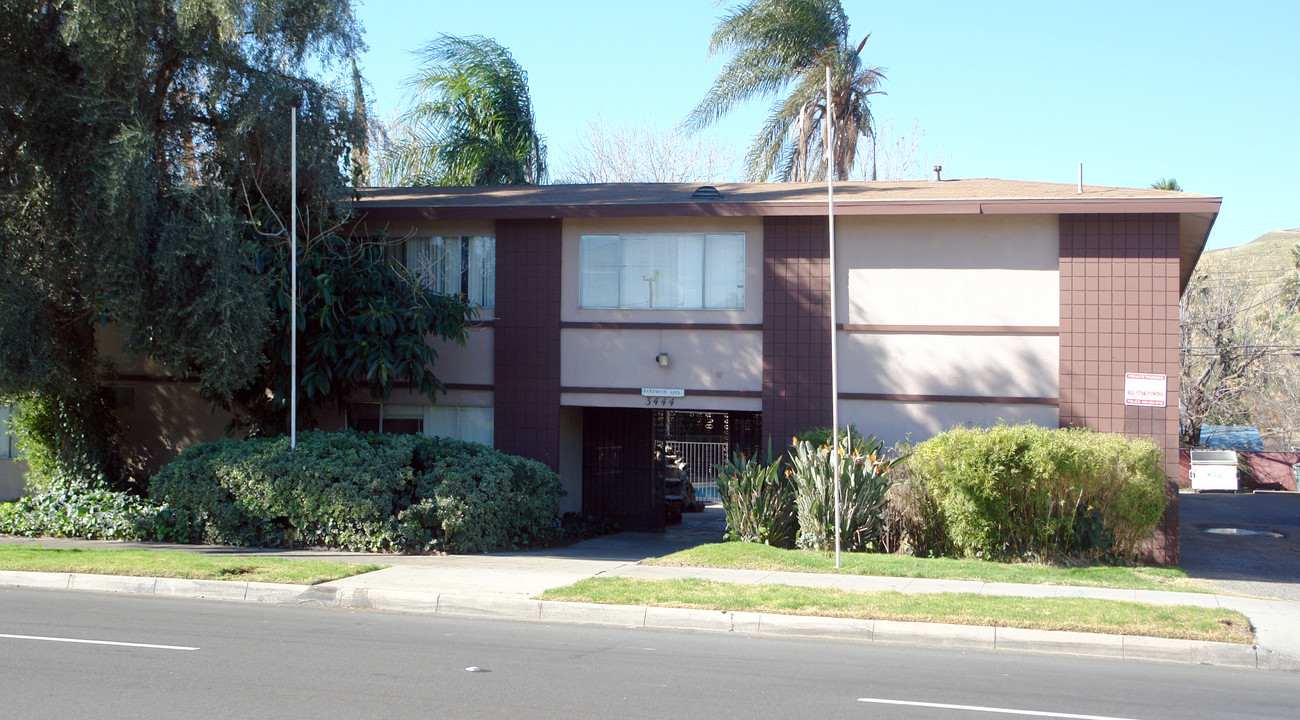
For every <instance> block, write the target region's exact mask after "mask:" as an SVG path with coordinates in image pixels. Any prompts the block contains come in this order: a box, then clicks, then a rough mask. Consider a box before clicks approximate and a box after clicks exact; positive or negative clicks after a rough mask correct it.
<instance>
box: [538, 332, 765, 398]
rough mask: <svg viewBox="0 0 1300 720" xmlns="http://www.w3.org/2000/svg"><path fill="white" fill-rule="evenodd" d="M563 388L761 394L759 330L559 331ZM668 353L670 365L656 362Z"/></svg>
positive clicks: (760, 342) (761, 334)
mask: <svg viewBox="0 0 1300 720" xmlns="http://www.w3.org/2000/svg"><path fill="white" fill-rule="evenodd" d="M560 346H561V348H562V350H561V352H562V355H561V358H560V384H561V386H563V387H619V388H643V387H656V388H685V389H687V390H741V391H743V390H749V391H754V392H759V391H761V390H762V389H763V333H762V331H761V330H704V331H692V330H632V329H619V330H596V329H578V328H567V329H564V330H561V331H560ZM659 353H667V354H668V358H669V365H668V367H666V368H663V367H659V365H658V364H657V363H656V361H655V358H656V356H658V354H659Z"/></svg>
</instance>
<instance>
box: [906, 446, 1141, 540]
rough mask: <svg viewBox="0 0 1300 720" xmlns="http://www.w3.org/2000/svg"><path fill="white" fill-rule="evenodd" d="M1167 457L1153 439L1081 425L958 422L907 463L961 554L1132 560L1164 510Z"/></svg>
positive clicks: (915, 453)
mask: <svg viewBox="0 0 1300 720" xmlns="http://www.w3.org/2000/svg"><path fill="white" fill-rule="evenodd" d="M1161 462H1162V460H1161V454H1160V451H1159V450H1158V449H1157V448H1156V446H1155V445H1154V444H1153V443H1151V442H1150V441H1148V440H1128V439H1126V438H1124V437H1122V436H1119V435H1110V434H1101V433H1093V432H1091V431H1088V430H1084V429H1078V428H1065V429H1047V428H1042V427H1036V426H1033V425H1016V426H1006V425H1000V426H997V427H993V428H987V429H974V428H956V429H953V430H949V431H947V432H944V433H941V434H939V435H936V436H934V437H932V438H930V439H929V440H926V441H925V442H923V443H921V444H919V445H918V446H917V447H916V450H915V451H914V453H913V455H912V458H911V461H910V466H911V469H912V471H913V472H914V473H915V474H916V476H917V478H918V479H920V480H921V481H922V482H923V483H924V485H925V488H926V490H927V491H928V492H929V493H930V494H931V495H932V496H933V498H934V500H935V502H936V504H937V507H938V508H939V509H940V510H941V512H942V516H943V521H944V522H945V524H946V528H947V535H948V538H949V540H950V541H951V543H952V545H953V547H954V549H955V550H956V551H957V552H959V553H962V554H966V555H972V556H977V557H988V558H1023V557H1045V556H1051V555H1073V556H1080V557H1093V558H1104V559H1127V558H1131V557H1132V556H1133V554H1134V553H1135V552H1136V550H1137V545H1138V543H1139V542H1141V541H1142V540H1143V539H1145V538H1146V537H1147V536H1149V535H1150V534H1151V531H1152V529H1153V528H1154V527H1155V524H1156V522H1158V521H1159V519H1160V516H1161V514H1162V513H1163V512H1164V506H1165V496H1164V485H1165V478H1164V473H1163V471H1162V469H1161Z"/></svg>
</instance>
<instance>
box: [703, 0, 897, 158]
mask: <svg viewBox="0 0 1300 720" xmlns="http://www.w3.org/2000/svg"><path fill="white" fill-rule="evenodd" d="M870 37H871V36H870V35H868V36H867V37H865V38H863V39H862V42H860V43H858V44H857V45H856V46H854V45H853V44H852V43H850V42H849V20H848V16H846V15H845V14H844V8H843V7H841V5H840V1H839V0H750V1H749V2H747V3H745V4H743V5H741V6H740V7H738V8H735V9H733V10H731V11H730V12H729V13H728V14H727V15H726V16H724V17H723V18H721V19H720V20H719V21H718V26H717V27H716V28H714V30H713V37H712V40H711V41H710V43H709V55H710V56H712V55H715V54H717V53H719V52H721V51H724V50H731V51H734V56H733V57H732V59H731V60H730V61H729V62H728V63H727V64H726V66H724V67H723V68H722V72H721V73H719V75H718V77H717V79H716V80H714V81H713V86H712V87H711V88H709V92H708V94H707V95H706V96H705V97H704V100H703V101H701V102H700V104H699V105H698V106H696V108H695V109H694V110H693V111H692V112H691V114H690V116H689V117H688V118H687V119H686V122H685V126H686V127H687V128H690V129H693V130H698V129H701V128H703V127H705V126H707V125H709V124H710V123H713V122H714V121H716V120H718V119H719V118H721V117H722V116H723V115H726V114H727V113H728V112H730V111H731V110H732V109H734V108H735V107H736V106H737V105H740V104H742V103H744V102H746V101H748V100H751V99H753V98H755V97H760V96H764V95H768V94H773V93H780V92H782V91H784V90H785V88H786V87H787V86H790V85H793V86H794V87H793V89H792V90H791V91H790V93H789V94H788V95H786V96H785V97H784V98H781V99H778V100H777V101H776V102H775V103H773V105H772V107H771V110H770V112H769V113H768V118H767V121H766V122H765V123H764V124H763V128H762V130H760V131H759V133H758V134H757V135H756V136H755V137H754V141H753V143H752V144H751V145H750V147H749V151H748V153H747V154H746V156H745V164H746V173H747V174H748V175H749V177H750V179H753V180H767V179H771V178H778V179H780V180H785V181H796V182H797V181H806V180H820V179H824V178H825V176H826V172H825V163H824V158H825V142H826V138H824V137H823V130H822V119H823V117H824V116H825V114H826V70H825V68H827V67H829V68H830V73H831V92H830V95H831V107H832V110H833V114H832V117H833V118H834V122H835V143H834V148H833V153H832V158H833V161H834V166H835V177H836V179H838V180H845V179H847V178H848V176H849V171H850V170H852V168H853V162H854V159H855V157H856V155H857V147H858V138H859V137H861V136H863V135H871V133H872V131H873V130H872V125H873V122H872V117H871V105H870V102H869V98H870V96H872V95H876V94H879V93H880V90H879V87H880V82H881V81H882V80H884V79H885V76H884V74H883V73H882V72H881V69H880V68H876V67H868V66H867V65H865V64H864V63H863V62H862V48H863V46H864V45H866V43H867V39H868V38H870Z"/></svg>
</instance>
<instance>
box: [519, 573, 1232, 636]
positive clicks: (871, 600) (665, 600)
mask: <svg viewBox="0 0 1300 720" xmlns="http://www.w3.org/2000/svg"><path fill="white" fill-rule="evenodd" d="M538 597H539V599H542V600H563V601H569V602H589V603H601V604H610V605H654V606H658V607H682V608H699V609H705V610H737V611H739V610H743V611H749V612H764V613H777V614H783V615H812V616H818V617H840V618H858V619H872V620H903V621H911V622H942V623H956V624H960V625H985V626H998V627H1017V628H1031V629H1037V630H1075V631H1080V632H1091V633H1105V634H1110V635H1143V636H1148V637H1162V638H1183V639H1189V640H1212V641H1217V642H1232V643H1250V642H1253V635H1252V633H1251V630H1250V621H1249V620H1247V619H1246V617H1245V616H1244V615H1242V614H1241V613H1238V612H1235V611H1232V610H1222V609H1217V608H1198V607H1188V606H1171V605H1146V604H1143V603H1130V602H1117V601H1112V600H1089V599H1082V598H1019V597H998V596H990V595H974V594H970V593H936V594H915V595H913V594H906V593H898V592H871V593H866V592H853V591H848V590H833V589H828V588H807V587H794V586H791V585H764V584H759V585H741V584H735V583H721V582H713V581H709V580H698V579H681V580H644V579H639V578H621V577H609V578H591V579H589V580H583V581H581V582H577V583H574V584H573V585H569V586H567V587H563V588H556V589H553V590H547V591H546V592H544V593H542V594H541V595H540V596H538Z"/></svg>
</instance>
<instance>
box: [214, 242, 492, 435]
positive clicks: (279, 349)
mask: <svg viewBox="0 0 1300 720" xmlns="http://www.w3.org/2000/svg"><path fill="white" fill-rule="evenodd" d="M390 244H391V243H390V242H388V241H386V240H385V239H384V238H383V237H376V238H367V239H364V240H357V239H354V238H343V237H341V236H339V235H337V234H333V233H330V234H325V235H321V236H319V237H316V238H313V239H311V240H309V241H307V242H306V243H304V247H303V248H301V249H300V251H299V254H300V257H299V261H298V314H297V318H298V397H299V414H300V418H301V422H300V426H304V427H306V426H310V425H312V424H313V422H312V421H313V417H314V415H315V412H316V411H317V410H318V409H321V408H323V407H327V406H331V405H333V406H338V407H341V406H342V405H343V403H344V401H345V400H346V399H347V398H348V397H349V396H352V395H354V394H356V393H360V392H369V393H370V394H371V395H372V396H373V397H375V398H378V399H386V398H388V396H389V395H391V394H392V391H393V389H394V388H395V387H396V386H397V384H398V383H407V384H409V385H410V386H411V387H412V388H413V389H414V390H416V391H417V392H419V393H421V394H423V395H425V396H426V397H429V398H430V399H432V398H434V397H435V395H436V393H438V392H440V391H443V390H444V389H445V388H444V387H443V384H442V382H441V381H440V380H438V378H437V376H436V375H435V374H434V362H435V361H436V360H437V358H438V351H437V350H436V349H435V347H434V346H433V345H430V344H429V343H428V342H427V340H426V338H428V337H430V336H437V337H441V338H444V339H448V340H453V341H456V342H460V343H463V342H464V340H465V320H466V317H467V316H468V315H469V314H470V312H471V310H470V308H469V306H468V304H467V303H466V302H465V301H464V300H463V299H461V298H460V297H458V296H454V295H441V294H439V293H437V292H434V291H433V290H430V289H428V288H426V287H425V286H424V285H423V284H422V283H421V282H420V281H419V280H418V279H416V278H415V277H413V276H412V275H411V274H410V273H409V272H408V271H406V270H405V269H404V268H402V267H401V266H399V265H396V264H394V263H392V262H389V261H388V260H387V257H386V256H387V254H388V253H387V249H388V246H389V245H390ZM259 263H260V264H261V265H262V266H263V267H264V268H265V269H266V271H267V272H268V273H269V274H270V275H271V277H272V278H273V283H272V286H273V287H274V288H275V294H274V297H273V299H272V308H273V310H274V312H275V326H276V327H277V328H284V329H285V330H284V332H276V333H273V334H272V335H271V336H270V337H269V338H268V340H267V343H266V349H265V356H266V358H267V362H266V363H265V364H263V365H262V366H261V367H260V368H259V371H258V374H257V376H256V377H255V378H254V380H253V382H251V383H249V384H248V385H246V386H244V387H243V388H242V389H240V390H239V391H237V392H235V393H234V396H233V397H232V398H231V399H230V400H229V401H226V402H224V403H223V404H224V405H225V406H226V407H227V408H229V409H231V410H233V411H235V413H236V421H237V423H238V424H240V425H241V426H243V427H244V429H246V430H247V431H249V432H250V433H251V434H254V435H278V434H280V433H282V432H284V429H285V422H286V420H287V417H288V414H287V407H286V402H287V399H288V397H289V381H290V368H289V362H290V358H291V354H290V341H289V334H288V326H289V318H290V311H289V306H290V297H289V253H288V248H286V247H285V246H284V244H282V243H276V244H269V245H265V246H263V248H262V250H261V253H260V255H259ZM268 391H269V392H268ZM213 399H214V400H220V398H213Z"/></svg>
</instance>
